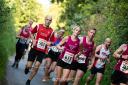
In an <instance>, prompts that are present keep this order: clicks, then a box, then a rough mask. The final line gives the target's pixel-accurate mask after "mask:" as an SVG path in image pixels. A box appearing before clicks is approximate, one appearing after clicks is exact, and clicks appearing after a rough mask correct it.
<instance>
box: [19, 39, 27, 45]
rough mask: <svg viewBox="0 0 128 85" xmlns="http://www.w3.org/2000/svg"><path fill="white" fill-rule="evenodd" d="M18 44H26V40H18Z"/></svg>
mask: <svg viewBox="0 0 128 85" xmlns="http://www.w3.org/2000/svg"><path fill="white" fill-rule="evenodd" d="M19 42H20V43H22V44H25V43H26V42H27V39H25V38H24V39H20V40H19Z"/></svg>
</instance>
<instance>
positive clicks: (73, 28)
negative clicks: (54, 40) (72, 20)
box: [72, 25, 80, 30]
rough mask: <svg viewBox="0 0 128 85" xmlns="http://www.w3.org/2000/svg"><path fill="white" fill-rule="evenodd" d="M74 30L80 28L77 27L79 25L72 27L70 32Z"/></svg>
mask: <svg viewBox="0 0 128 85" xmlns="http://www.w3.org/2000/svg"><path fill="white" fill-rule="evenodd" d="M76 28H80V26H79V25H74V26H73V27H72V30H75V29H76Z"/></svg>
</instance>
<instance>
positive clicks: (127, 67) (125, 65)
mask: <svg viewBox="0 0 128 85" xmlns="http://www.w3.org/2000/svg"><path fill="white" fill-rule="evenodd" d="M120 71H122V72H123V73H128V61H123V62H122V64H121V66H120Z"/></svg>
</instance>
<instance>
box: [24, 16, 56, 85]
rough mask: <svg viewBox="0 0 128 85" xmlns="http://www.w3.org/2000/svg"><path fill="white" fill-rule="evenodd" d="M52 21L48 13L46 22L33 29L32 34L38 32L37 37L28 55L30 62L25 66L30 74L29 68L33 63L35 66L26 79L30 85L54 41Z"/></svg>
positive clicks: (27, 84) (26, 72)
mask: <svg viewBox="0 0 128 85" xmlns="http://www.w3.org/2000/svg"><path fill="white" fill-rule="evenodd" d="M51 22H52V17H51V16H49V15H48V16H46V17H45V24H39V25H37V26H35V28H34V29H33V30H32V34H34V33H37V34H36V39H34V38H32V39H33V48H32V49H31V50H30V52H29V55H28V62H27V65H26V68H25V74H28V72H29V69H31V68H32V65H33V63H34V67H33V69H32V72H31V74H30V76H29V78H28V80H27V81H26V85H30V82H31V80H32V79H33V77H34V76H35V75H36V73H37V72H38V69H39V67H40V65H41V63H42V59H43V58H44V56H45V52H46V49H47V46H50V45H51V44H52V42H54V33H53V29H52V28H51V27H49V25H50V24H51Z"/></svg>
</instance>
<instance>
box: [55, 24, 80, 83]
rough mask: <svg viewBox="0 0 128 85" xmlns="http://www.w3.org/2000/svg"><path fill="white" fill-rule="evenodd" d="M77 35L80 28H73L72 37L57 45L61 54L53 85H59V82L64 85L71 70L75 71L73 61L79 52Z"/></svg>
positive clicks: (67, 37)
mask: <svg viewBox="0 0 128 85" xmlns="http://www.w3.org/2000/svg"><path fill="white" fill-rule="evenodd" d="M79 34H80V27H79V26H75V27H74V28H73V33H72V35H71V36H66V37H65V38H64V39H63V40H62V41H61V42H60V43H59V45H57V47H58V49H60V50H63V52H62V53H61V54H60V56H59V59H58V61H57V67H56V80H55V81H54V85H59V82H60V85H65V84H66V83H67V78H68V76H69V74H70V71H71V69H76V68H75V67H76V66H75V65H74V63H73V62H74V61H75V55H76V54H77V53H78V51H79V43H80V40H79V38H78V35H79ZM63 45H64V46H63ZM73 65H74V66H73ZM62 74H63V75H62Z"/></svg>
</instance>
